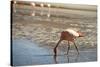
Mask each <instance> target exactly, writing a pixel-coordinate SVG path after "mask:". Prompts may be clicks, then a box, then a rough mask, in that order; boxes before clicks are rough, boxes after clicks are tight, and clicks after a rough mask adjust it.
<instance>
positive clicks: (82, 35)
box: [77, 31, 85, 37]
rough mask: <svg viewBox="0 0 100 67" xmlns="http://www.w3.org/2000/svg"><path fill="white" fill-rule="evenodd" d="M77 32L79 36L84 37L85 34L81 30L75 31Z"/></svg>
mask: <svg viewBox="0 0 100 67" xmlns="http://www.w3.org/2000/svg"><path fill="white" fill-rule="evenodd" d="M77 33H78V34H79V37H84V36H85V35H84V33H82V32H79V31H78V32H77Z"/></svg>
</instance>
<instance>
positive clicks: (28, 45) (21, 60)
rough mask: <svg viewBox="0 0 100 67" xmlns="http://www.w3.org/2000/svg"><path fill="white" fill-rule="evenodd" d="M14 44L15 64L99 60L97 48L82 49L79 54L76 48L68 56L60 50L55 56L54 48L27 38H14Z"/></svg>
mask: <svg viewBox="0 0 100 67" xmlns="http://www.w3.org/2000/svg"><path fill="white" fill-rule="evenodd" d="M12 46H13V48H12V49H13V56H12V57H13V65H14V66H24V65H40V64H55V63H73V62H89V61H96V60H97V52H96V50H95V49H94V50H92V49H90V50H85V51H80V54H79V55H77V54H76V52H75V51H74V50H70V53H69V55H68V56H67V55H64V53H63V52H61V53H59V52H58V55H57V56H56V57H54V53H53V51H52V50H53V49H47V48H45V47H39V44H35V43H33V42H31V41H29V40H26V39H14V40H13V43H12ZM58 51H60V50H58Z"/></svg>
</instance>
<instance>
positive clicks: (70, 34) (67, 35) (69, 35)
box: [54, 29, 84, 56]
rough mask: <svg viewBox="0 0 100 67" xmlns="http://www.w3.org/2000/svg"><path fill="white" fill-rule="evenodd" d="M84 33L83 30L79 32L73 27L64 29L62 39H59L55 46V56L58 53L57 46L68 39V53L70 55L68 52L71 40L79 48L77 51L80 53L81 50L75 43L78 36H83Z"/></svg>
mask: <svg viewBox="0 0 100 67" xmlns="http://www.w3.org/2000/svg"><path fill="white" fill-rule="evenodd" d="M83 36H84V35H83V33H82V32H77V31H74V30H72V29H67V30H66V31H63V32H61V36H60V40H59V41H58V43H57V45H56V46H55V48H54V53H55V56H56V54H57V47H58V45H59V43H60V42H61V41H63V40H67V41H68V50H67V55H68V52H69V49H70V42H72V43H73V44H74V46H75V48H76V50H77V53H78V54H79V51H78V48H77V46H76V44H75V39H76V38H78V37H83Z"/></svg>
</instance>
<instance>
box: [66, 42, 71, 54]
mask: <svg viewBox="0 0 100 67" xmlns="http://www.w3.org/2000/svg"><path fill="white" fill-rule="evenodd" d="M69 49H70V44H69V41H68V49H67V55H68V53H69Z"/></svg>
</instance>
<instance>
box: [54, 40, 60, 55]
mask: <svg viewBox="0 0 100 67" xmlns="http://www.w3.org/2000/svg"><path fill="white" fill-rule="evenodd" d="M61 41H62V40H61V39H60V40H59V41H58V43H57V45H56V46H55V48H54V54H55V55H54V56H56V55H57V47H58V45H59V43H60V42H61Z"/></svg>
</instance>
